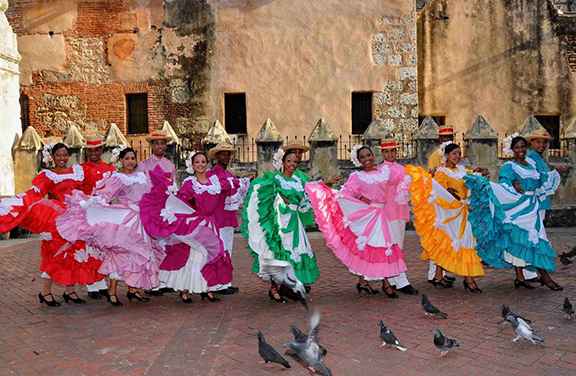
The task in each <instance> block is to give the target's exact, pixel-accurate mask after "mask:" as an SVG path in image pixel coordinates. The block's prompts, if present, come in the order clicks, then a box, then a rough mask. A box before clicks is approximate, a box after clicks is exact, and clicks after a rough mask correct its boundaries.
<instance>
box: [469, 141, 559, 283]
mask: <svg viewBox="0 0 576 376" xmlns="http://www.w3.org/2000/svg"><path fill="white" fill-rule="evenodd" d="M507 143H510V147H509V149H511V152H513V154H514V159H512V160H511V161H508V162H506V163H505V164H504V166H502V168H501V169H500V172H499V175H498V184H496V183H493V182H489V181H488V180H486V179H483V178H480V177H478V176H466V178H465V179H466V185H467V186H468V188H469V189H470V191H471V201H472V208H473V211H472V212H471V213H470V217H469V219H470V222H471V223H472V228H473V230H474V235H475V236H476V238H477V239H478V245H477V247H476V249H477V251H478V255H479V256H480V257H482V259H483V260H484V261H485V262H486V263H488V264H489V265H491V266H494V267H497V268H514V269H515V271H516V279H515V280H514V286H515V287H516V288H520V287H523V288H526V289H534V286H532V285H530V284H529V283H528V282H527V281H526V280H525V278H524V275H523V273H522V270H523V268H529V269H532V271H534V269H536V270H537V271H538V273H539V274H540V276H541V278H540V283H541V284H542V285H543V286H544V285H545V286H546V287H548V288H549V289H551V290H553V291H561V290H563V288H562V286H560V285H558V284H557V283H556V282H554V281H553V280H552V277H550V274H548V272H551V271H554V270H556V267H555V265H554V258H555V257H556V252H554V250H553V249H552V246H551V245H550V242H549V241H548V238H547V237H546V229H545V228H544V223H543V218H542V213H541V211H540V209H541V205H542V202H543V201H544V199H545V198H546V197H548V196H550V195H552V194H554V192H555V191H556V189H557V188H558V186H559V184H560V175H559V174H558V172H557V171H550V172H541V173H539V172H538V170H537V168H536V166H535V164H533V163H530V162H531V161H532V160H531V159H528V158H526V153H527V145H528V142H527V141H526V139H524V138H523V137H519V136H517V137H514V138H512V139H511V140H507Z"/></svg>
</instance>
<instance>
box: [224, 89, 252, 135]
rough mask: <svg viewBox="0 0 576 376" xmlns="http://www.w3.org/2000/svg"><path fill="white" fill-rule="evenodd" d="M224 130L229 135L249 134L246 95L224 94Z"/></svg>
mask: <svg viewBox="0 0 576 376" xmlns="http://www.w3.org/2000/svg"><path fill="white" fill-rule="evenodd" d="M224 128H225V129H226V132H227V133H229V134H240V135H245V134H247V133H248V127H247V123H246V93H228V94H224Z"/></svg>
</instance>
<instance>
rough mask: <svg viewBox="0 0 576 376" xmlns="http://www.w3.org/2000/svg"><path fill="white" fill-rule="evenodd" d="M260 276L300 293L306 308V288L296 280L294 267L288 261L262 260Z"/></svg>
mask: <svg viewBox="0 0 576 376" xmlns="http://www.w3.org/2000/svg"><path fill="white" fill-rule="evenodd" d="M258 275H259V276H260V277H262V278H270V279H272V280H273V281H274V282H276V283H277V284H279V285H285V286H287V287H289V288H291V289H292V290H294V292H295V293H300V295H301V296H302V298H303V299H304V305H305V306H306V301H307V296H306V288H305V287H304V285H303V284H302V282H300V281H299V280H298V278H296V273H295V272H294V267H293V266H292V264H290V263H289V262H288V261H282V260H275V259H261V260H260V273H258Z"/></svg>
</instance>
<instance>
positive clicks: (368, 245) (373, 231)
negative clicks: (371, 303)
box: [306, 145, 407, 298]
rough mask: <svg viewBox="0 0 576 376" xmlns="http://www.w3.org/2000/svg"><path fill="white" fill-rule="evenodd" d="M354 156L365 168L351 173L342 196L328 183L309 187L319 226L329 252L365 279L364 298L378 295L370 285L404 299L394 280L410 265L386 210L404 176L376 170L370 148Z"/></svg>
mask: <svg viewBox="0 0 576 376" xmlns="http://www.w3.org/2000/svg"><path fill="white" fill-rule="evenodd" d="M350 157H351V159H352V162H353V163H354V165H355V166H356V167H361V168H362V169H361V170H360V171H356V172H353V173H352V174H350V177H349V178H348V180H347V181H346V183H344V186H343V187H342V189H341V190H340V191H339V192H337V191H334V190H333V189H331V188H329V187H327V186H326V185H325V184H324V183H322V182H320V183H308V184H306V192H307V193H308V195H309V196H310V200H311V202H312V207H313V208H314V213H315V215H316V222H317V223H318V227H319V228H320V230H321V231H322V233H323V234H324V237H325V238H326V244H327V245H328V247H330V249H332V251H333V252H334V254H335V255H336V257H338V258H339V259H340V260H341V261H342V263H343V264H344V265H346V267H348V270H349V271H350V273H352V274H354V275H357V276H359V281H358V284H357V285H356V289H357V290H358V293H360V292H361V291H366V292H367V293H369V294H376V293H378V291H377V290H375V289H373V288H372V286H370V284H369V281H382V290H383V291H384V293H385V294H386V295H387V296H388V297H390V298H398V295H397V294H396V292H395V291H394V290H393V288H392V286H391V285H390V282H389V281H388V278H391V277H395V276H398V275H400V273H403V272H405V271H406V264H405V263H404V254H403V253H402V249H401V248H400V247H399V246H398V241H397V240H396V239H395V238H394V232H393V229H392V228H391V226H390V221H389V218H388V211H387V209H386V207H385V206H386V199H387V190H388V185H389V182H391V181H393V182H394V183H395V184H399V183H400V182H401V181H403V180H404V175H403V174H400V173H396V172H392V171H391V170H390V168H389V167H388V166H387V165H385V164H383V165H381V166H379V167H376V166H375V165H374V154H373V153H372V151H371V150H370V148H369V147H367V146H362V145H356V146H354V148H353V149H352V151H351V152H350ZM399 187H400V185H399ZM402 187H403V189H404V190H406V189H407V186H406V185H402Z"/></svg>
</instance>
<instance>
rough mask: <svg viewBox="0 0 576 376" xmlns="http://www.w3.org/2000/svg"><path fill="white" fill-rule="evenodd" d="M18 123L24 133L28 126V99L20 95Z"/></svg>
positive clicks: (24, 95)
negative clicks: (20, 124) (19, 122)
mask: <svg viewBox="0 0 576 376" xmlns="http://www.w3.org/2000/svg"><path fill="white" fill-rule="evenodd" d="M20 121H21V123H22V132H24V131H25V130H26V128H28V126H30V99H29V98H28V96H27V95H26V94H20Z"/></svg>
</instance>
